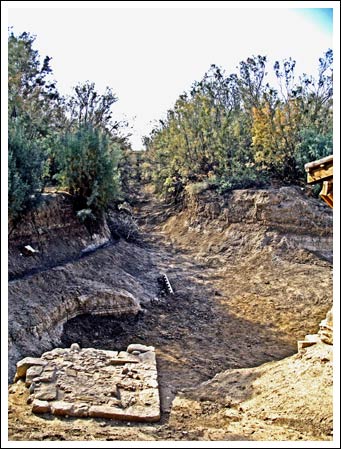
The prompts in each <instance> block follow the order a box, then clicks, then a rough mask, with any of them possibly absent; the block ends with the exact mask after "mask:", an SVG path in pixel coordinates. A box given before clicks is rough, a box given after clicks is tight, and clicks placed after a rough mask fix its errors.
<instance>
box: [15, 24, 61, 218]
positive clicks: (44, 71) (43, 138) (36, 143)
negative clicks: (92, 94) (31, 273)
mask: <svg viewBox="0 0 341 449" xmlns="http://www.w3.org/2000/svg"><path fill="white" fill-rule="evenodd" d="M34 41H35V37H34V36H31V35H30V34H29V33H22V34H21V35H20V36H18V37H17V36H15V35H14V34H13V33H12V32H11V33H10V34H9V37H8V206H9V207H8V209H9V218H10V220H11V221H16V220H18V219H19V218H20V216H21V215H22V214H23V213H24V212H25V211H27V210H28V209H30V208H31V207H32V206H33V205H34V203H35V201H34V200H35V199H37V198H38V196H39V192H40V190H41V188H42V184H43V173H44V161H45V160H46V155H45V152H46V145H45V144H46V142H47V140H48V139H49V138H50V136H51V134H52V132H53V126H54V125H56V123H57V121H56V120H55V118H56V117H57V115H58V113H59V112H60V110H59V109H58V105H59V101H60V98H59V95H58V92H57V90H56V87H55V83H54V82H52V81H48V79H49V75H50V74H51V68H50V65H49V63H50V59H51V58H49V57H48V56H46V57H45V59H44V61H43V63H41V62H40V58H39V53H38V51H37V50H34V49H33V44H34ZM57 111H58V113H57Z"/></svg>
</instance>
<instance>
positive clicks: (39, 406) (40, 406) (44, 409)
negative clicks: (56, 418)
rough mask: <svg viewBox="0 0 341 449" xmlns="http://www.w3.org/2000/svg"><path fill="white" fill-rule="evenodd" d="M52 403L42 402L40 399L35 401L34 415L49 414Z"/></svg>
mask: <svg viewBox="0 0 341 449" xmlns="http://www.w3.org/2000/svg"><path fill="white" fill-rule="evenodd" d="M49 411H50V403H49V402H48V401H40V400H39V399H34V400H33V403H32V412H33V413H49Z"/></svg>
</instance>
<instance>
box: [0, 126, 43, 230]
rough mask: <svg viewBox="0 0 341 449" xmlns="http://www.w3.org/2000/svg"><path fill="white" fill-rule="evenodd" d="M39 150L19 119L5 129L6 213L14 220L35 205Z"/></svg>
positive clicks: (39, 180) (39, 178) (39, 181)
mask: <svg viewBox="0 0 341 449" xmlns="http://www.w3.org/2000/svg"><path fill="white" fill-rule="evenodd" d="M42 173H43V152H42V149H41V147H40V146H39V143H38V141H37V140H34V139H32V138H31V137H30V136H29V135H28V132H27V131H26V129H25V127H24V125H23V124H22V123H21V122H20V121H19V120H15V119H14V120H11V121H10V123H9V130H8V214H9V219H10V220H11V221H16V220H17V219H18V218H19V217H20V216H21V215H22V214H23V213H25V212H26V211H28V210H29V209H31V208H32V207H33V205H34V204H35V202H36V200H37V198H38V196H39V193H40V189H41V188H42Z"/></svg>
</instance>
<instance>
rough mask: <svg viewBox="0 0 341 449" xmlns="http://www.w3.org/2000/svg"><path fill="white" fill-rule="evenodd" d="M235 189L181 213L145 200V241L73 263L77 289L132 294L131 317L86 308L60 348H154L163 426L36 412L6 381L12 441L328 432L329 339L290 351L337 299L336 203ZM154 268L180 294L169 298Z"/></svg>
mask: <svg viewBox="0 0 341 449" xmlns="http://www.w3.org/2000/svg"><path fill="white" fill-rule="evenodd" d="M235 195H236V196H235V198H231V197H230V198H228V199H226V200H224V201H226V202H225V203H223V204H222V203H221V200H220V199H219V200H216V199H215V198H213V197H212V198H209V199H208V198H207V197H206V198H203V199H202V200H201V199H200V198H199V199H198V198H196V199H192V200H191V202H189V204H188V205H187V208H186V209H184V210H183V211H181V212H179V211H176V215H174V214H175V211H171V210H169V208H167V207H166V206H165V205H163V204H161V203H158V202H157V201H156V200H155V198H154V197H152V196H151V195H149V194H145V195H144V196H143V197H142V198H140V201H139V204H138V206H137V207H136V210H135V212H136V214H137V215H138V217H139V222H140V226H141V230H142V236H141V241H140V243H139V244H131V243H130V244H129V243H127V242H125V241H123V240H121V241H120V242H118V243H117V244H116V245H114V246H112V247H109V248H105V249H102V250H99V251H97V252H96V253H94V254H92V255H89V257H87V258H86V259H83V260H82V261H78V262H77V263H74V264H72V263H71V262H70V264H69V265H68V266H67V267H66V268H65V270H66V271H67V272H68V273H71V274H70V279H71V278H75V277H76V280H77V282H78V283H79V284H80V285H79V286H78V288H81V289H82V288H84V285H83V286H82V282H83V283H84V282H85V279H87V280H88V286H89V278H90V279H95V278H96V276H97V278H98V279H97V280H98V281H99V282H106V283H108V282H109V283H110V285H112V286H113V287H114V286H116V285H118V284H120V285H122V283H124V286H125V288H128V285H129V284H130V285H132V284H133V286H134V287H133V290H134V289H135V292H136V289H138V291H139V294H138V295H137V296H139V297H141V298H142V301H141V304H142V312H141V313H140V314H139V315H138V316H137V317H127V318H126V319H125V320H123V319H122V318H119V319H118V318H115V317H93V316H89V315H88V316H78V317H76V318H74V319H72V320H70V321H68V322H67V323H66V324H65V325H64V329H63V334H62V343H61V345H65V346H68V345H70V344H71V343H72V342H74V341H77V342H78V343H80V345H81V346H83V347H87V346H92V347H98V348H103V349H123V348H125V347H126V346H127V345H128V344H130V343H144V344H148V345H154V346H155V347H156V352H157V362H158V370H159V383H160V394H161V402H162V419H161V421H160V423H157V424H153V425H146V424H130V425H129V424H127V423H118V422H110V421H107V420H104V419H102V420H99V419H98V420H95V419H84V420H79V419H58V418H51V417H48V416H46V417H44V416H43V417H38V416H34V415H32V414H31V413H30V406H29V405H27V404H26V403H25V400H26V397H27V396H28V393H27V391H26V390H25V387H24V385H23V384H20V383H17V384H15V385H11V386H10V387H9V392H10V394H9V408H10V414H9V439H10V440H44V439H47V440H53V439H56V440H136V441H140V440H141V441H143V440H211V439H212V440H280V439H282V440H299V439H303V440H310V439H312V440H316V439H317V440H329V439H331V438H332V436H331V425H332V414H331V399H332V390H331V370H332V362H331V356H330V347H329V346H328V345H322V347H321V348H319V349H318V350H317V349H316V350H315V352H314V353H312V352H310V351H308V350H307V353H306V354H299V355H293V356H292V357H289V358H286V359H285V357H286V356H290V355H291V354H294V353H295V352H296V347H297V346H296V341H297V340H298V339H301V338H303V337H304V335H306V334H308V333H315V332H317V330H318V324H319V322H320V321H321V320H322V319H323V318H324V316H325V314H326V312H327V311H328V309H329V308H330V307H331V303H332V275H331V265H330V256H331V249H332V247H331V235H330V224H331V214H330V211H328V210H327V209H326V208H324V207H323V206H322V207H321V206H320V203H319V202H318V200H313V199H307V198H305V197H304V196H303V195H302V194H301V193H300V192H299V191H298V190H297V189H294V188H293V189H292V190H290V189H289V190H285V189H284V191H283V190H282V191H270V192H265V193H264V191H255V192H248V191H244V193H243V192H239V193H236V194H235ZM238 195H239V197H238ZM219 201H220V203H219ZM207 205H208V206H207ZM277 206H281V207H279V208H278V207H277ZM278 209H281V211H280V213H279V212H277V210H278ZM283 210H284V212H283ZM297 216H298V217H299V218H297ZM307 216H308V217H310V219H311V220H312V221H311V222H309V220H308V218H307ZM295 217H296V219H295ZM295 220H296V221H295ZM311 223H314V224H313V225H312V224H311ZM63 270H64V268H63ZM63 270H62V272H63ZM160 272H166V273H167V274H168V277H169V279H170V281H171V283H172V286H173V288H174V290H175V295H173V296H163V295H162V294H161V291H160V286H159V285H158V283H157V277H158V276H159V274H160ZM82 273H83V274H82ZM48 275H50V274H49V273H48V274H45V275H44V276H48ZM35 276H37V277H34V276H33V277H32V278H30V280H31V289H32V293H31V297H33V296H34V293H35V285H36V283H37V281H39V282H38V283H39V285H40V288H41V291H40V295H43V294H44V292H46V293H47V291H48V284H47V285H45V284H46V282H44V279H43V278H42V277H41V276H42V275H41V274H37V275H35ZM53 276H57V274H56V273H53ZM64 276H65V274H64ZM56 282H57V278H56ZM69 282H70V281H69ZM66 285H68V284H67V283H66ZM68 287H70V285H68ZM21 288H24V287H23V286H21V285H20V284H17V291H16V293H15V294H16V295H18V296H19V295H20V289H21ZM63 288H64V287H63V286H62V285H60V286H59V290H58V291H59V293H63ZM90 288H91V286H90ZM152 298H154V300H152V301H151V299H152ZM283 358H284V360H282V359H283ZM274 360H279V361H278V362H276V361H274ZM267 362H271V363H267ZM264 363H266V364H265V365H262V364H264ZM226 370H228V371H226ZM217 373H221V374H218V375H217ZM215 375H217V376H216V377H214V376H215ZM295 376H296V377H295ZM212 378H213V379H212ZM210 379H212V380H211V381H210ZM289 379H290V380H289ZM295 379H296V380H297V382H296V381H295ZM292 381H293V382H292ZM202 382H206V383H205V384H202ZM293 385H294V386H295V388H294V390H292V388H291V387H292V386H293ZM301 387H302V388H301ZM181 391H182V393H181ZM300 392H301V393H300ZM297 397H299V398H300V400H299V402H297ZM312 397H314V400H313V401H312V400H311V398H312ZM279 398H280V399H279ZM295 398H296V399H295ZM298 405H301V407H300V410H299V409H298ZM262 409H263V410H262ZM302 409H304V410H305V412H304V413H302Z"/></svg>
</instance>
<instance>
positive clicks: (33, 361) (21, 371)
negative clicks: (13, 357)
mask: <svg viewBox="0 0 341 449" xmlns="http://www.w3.org/2000/svg"><path fill="white" fill-rule="evenodd" d="M35 365H38V366H46V365H47V362H45V361H44V360H42V359H38V358H35V357H25V358H24V359H22V360H19V362H18V363H17V372H16V374H15V377H14V382H17V381H18V380H19V379H21V378H22V377H25V376H26V372H27V370H28V368H30V367H31V366H35Z"/></svg>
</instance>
